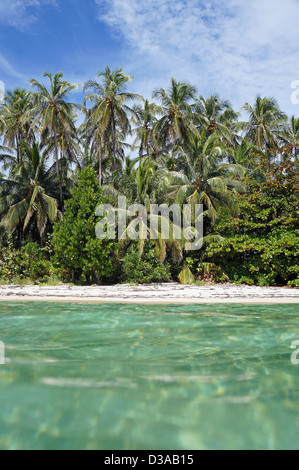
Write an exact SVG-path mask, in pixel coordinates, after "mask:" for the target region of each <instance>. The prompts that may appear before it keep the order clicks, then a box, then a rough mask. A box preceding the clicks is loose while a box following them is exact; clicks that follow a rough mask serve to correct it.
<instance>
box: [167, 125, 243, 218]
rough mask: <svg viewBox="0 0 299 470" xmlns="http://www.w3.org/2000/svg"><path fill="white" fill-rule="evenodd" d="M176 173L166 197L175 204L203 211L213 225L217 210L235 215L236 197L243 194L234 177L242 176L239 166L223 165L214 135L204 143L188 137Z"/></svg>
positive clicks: (220, 146) (198, 137)
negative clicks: (184, 204)
mask: <svg viewBox="0 0 299 470" xmlns="http://www.w3.org/2000/svg"><path fill="white" fill-rule="evenodd" d="M178 170H179V171H177V172H172V173H171V174H172V180H173V184H172V187H171V192H170V194H169V196H170V197H171V198H172V199H175V201H176V203H178V204H183V203H184V202H188V203H190V204H192V206H193V207H195V205H196V204H203V205H204V210H205V211H207V212H208V215H209V217H210V219H211V220H212V221H215V220H216V218H217V215H218V211H219V209H220V207H228V208H229V209H230V210H232V211H233V212H235V213H236V212H237V210H238V206H237V203H236V197H235V196H236V194H237V192H238V191H244V190H245V188H244V186H243V185H242V184H241V183H240V181H239V180H238V179H237V177H240V176H243V175H244V169H243V167H242V166H240V165H236V164H227V163H223V147H222V145H221V142H220V141H219V136H218V135H217V134H212V135H211V136H210V137H209V138H208V139H206V137H205V134H204V133H203V134H202V136H201V137H200V136H198V135H192V134H190V135H189V140H188V142H187V143H186V145H185V147H183V148H181V149H180V155H179V159H178Z"/></svg>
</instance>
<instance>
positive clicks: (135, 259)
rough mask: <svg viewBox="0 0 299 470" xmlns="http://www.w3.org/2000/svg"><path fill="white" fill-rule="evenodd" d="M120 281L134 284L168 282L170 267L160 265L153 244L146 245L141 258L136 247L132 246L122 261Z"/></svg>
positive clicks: (163, 264)
mask: <svg viewBox="0 0 299 470" xmlns="http://www.w3.org/2000/svg"><path fill="white" fill-rule="evenodd" d="M122 280H123V282H127V283H136V284H150V283H156V282H169V281H170V280H171V272H170V267H169V265H168V264H167V263H161V261H160V260H159V257H158V255H157V250H156V248H155V246H154V244H153V243H147V244H146V246H145V249H144V252H143V254H142V256H141V257H140V254H139V252H138V247H137V246H134V245H132V246H131V247H130V248H129V250H128V251H127V253H126V255H125V256H124V258H123V260H122Z"/></svg>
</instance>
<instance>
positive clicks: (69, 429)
mask: <svg viewBox="0 0 299 470" xmlns="http://www.w3.org/2000/svg"><path fill="white" fill-rule="evenodd" d="M298 313H299V305H291V306H254V307H253V306H240V305H223V306H219V305H218V306H216V305H208V306H204V305H202V306H172V305H169V306H141V305H66V304H49V303H38V304H36V303H27V304H25V303H24V304H14V303H4V304H3V303H2V304H0V340H1V341H3V342H4V343H5V345H6V359H7V363H6V365H5V366H1V365H0V397H1V399H0V448H1V449H105V450H118V449H119V450H121V449H127V450H131V449H136V450H139V449H144V450H161V449H165V450H197V449H199V450H200V449H298V448H299V438H298V436H299V366H293V365H292V364H291V354H292V350H291V344H292V342H293V341H295V340H299V315H298Z"/></svg>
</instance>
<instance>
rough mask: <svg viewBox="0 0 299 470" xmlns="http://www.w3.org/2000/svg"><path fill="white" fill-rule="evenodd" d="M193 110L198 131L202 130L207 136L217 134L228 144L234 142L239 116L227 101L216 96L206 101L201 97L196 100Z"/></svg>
mask: <svg viewBox="0 0 299 470" xmlns="http://www.w3.org/2000/svg"><path fill="white" fill-rule="evenodd" d="M195 109H196V118H197V120H198V121H199V122H198V124H199V129H200V131H203V130H204V131H205V132H206V133H207V136H209V135H211V134H213V133H214V132H217V133H218V134H219V135H220V136H221V137H222V138H224V139H225V140H226V141H227V142H229V143H230V144H231V143H232V142H236V134H235V130H236V124H237V119H238V116H239V114H238V113H236V112H235V111H234V110H233V109H232V106H231V104H230V102H229V101H225V100H221V99H220V98H219V97H218V96H216V95H212V96H211V97H210V98H208V99H206V98H204V97H203V96H201V97H200V98H199V99H198V100H196V105H195Z"/></svg>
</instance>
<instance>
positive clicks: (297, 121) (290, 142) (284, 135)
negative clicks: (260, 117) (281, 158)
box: [278, 116, 299, 158]
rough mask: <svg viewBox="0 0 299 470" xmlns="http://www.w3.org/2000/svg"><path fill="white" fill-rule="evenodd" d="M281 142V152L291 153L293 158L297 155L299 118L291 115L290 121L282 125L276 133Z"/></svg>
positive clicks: (298, 153)
mask: <svg viewBox="0 0 299 470" xmlns="http://www.w3.org/2000/svg"><path fill="white" fill-rule="evenodd" d="M278 138H279V140H280V141H281V142H282V145H283V152H284V153H287V154H288V153H291V154H292V155H293V156H294V157H295V158H297V157H298V155H299V118H295V116H292V118H291V120H290V122H288V123H287V124H285V125H284V127H283V130H282V131H281V132H279V133H278Z"/></svg>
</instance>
